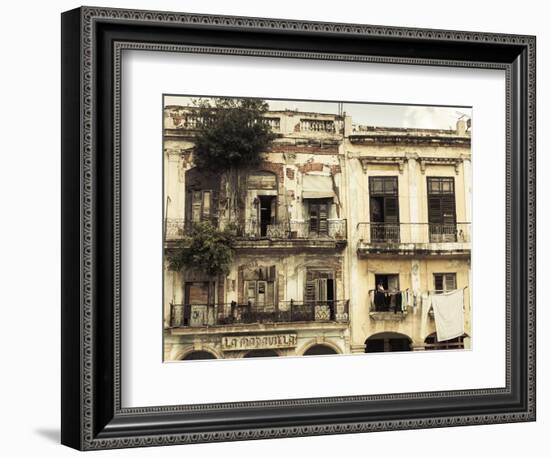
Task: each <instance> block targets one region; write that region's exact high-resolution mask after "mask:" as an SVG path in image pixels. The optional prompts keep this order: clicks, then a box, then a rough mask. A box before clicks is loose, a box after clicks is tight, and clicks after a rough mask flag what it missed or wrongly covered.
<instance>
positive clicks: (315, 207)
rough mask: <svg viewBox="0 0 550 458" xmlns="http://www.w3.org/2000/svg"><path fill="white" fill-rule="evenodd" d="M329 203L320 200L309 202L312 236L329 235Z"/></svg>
mask: <svg viewBox="0 0 550 458" xmlns="http://www.w3.org/2000/svg"><path fill="white" fill-rule="evenodd" d="M328 212H329V201H328V200H320V199H310V200H309V232H310V234H311V233H312V234H327V233H328Z"/></svg>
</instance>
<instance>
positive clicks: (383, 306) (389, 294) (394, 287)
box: [371, 274, 402, 312]
mask: <svg viewBox="0 0 550 458" xmlns="http://www.w3.org/2000/svg"><path fill="white" fill-rule="evenodd" d="M400 294H401V292H400V290H399V275H398V274H375V275H374V297H373V301H374V304H371V306H373V308H374V311H375V312H389V311H391V310H393V311H394V312H397V311H398V309H399V310H402V308H401V303H400V299H401V297H400V296H399V297H398V295H400ZM371 310H372V309H371Z"/></svg>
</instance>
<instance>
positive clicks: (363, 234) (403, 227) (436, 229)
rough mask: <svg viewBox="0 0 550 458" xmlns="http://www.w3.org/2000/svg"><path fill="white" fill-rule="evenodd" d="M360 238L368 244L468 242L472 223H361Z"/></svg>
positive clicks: (359, 227)
mask: <svg viewBox="0 0 550 458" xmlns="http://www.w3.org/2000/svg"><path fill="white" fill-rule="evenodd" d="M357 231H358V235H359V240H360V241H361V243H366V244H392V243H393V244H398V243H403V244H406V243H453V242H454V243H468V242H470V241H471V233H470V232H471V223H454V224H435V223H359V224H358V225H357Z"/></svg>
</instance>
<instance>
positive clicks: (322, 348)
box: [304, 345, 338, 356]
mask: <svg viewBox="0 0 550 458" xmlns="http://www.w3.org/2000/svg"><path fill="white" fill-rule="evenodd" d="M337 354H338V352H337V351H336V350H335V349H334V348H331V347H329V346H328V345H312V346H311V347H309V348H308V349H307V350H306V351H305V352H304V356H320V355H337Z"/></svg>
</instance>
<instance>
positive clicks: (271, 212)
mask: <svg viewBox="0 0 550 458" xmlns="http://www.w3.org/2000/svg"><path fill="white" fill-rule="evenodd" d="M258 199H259V201H260V211H259V213H260V214H259V218H260V237H267V228H268V226H269V225H270V224H274V223H275V218H276V212H277V198H276V197H275V196H258Z"/></svg>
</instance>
